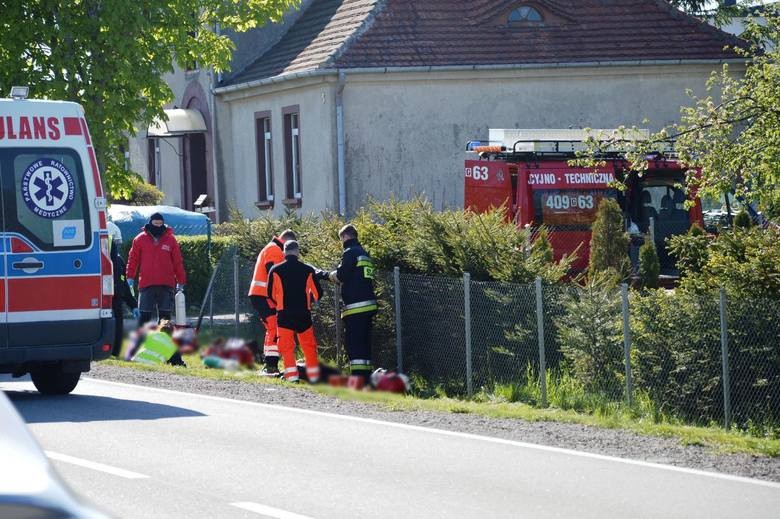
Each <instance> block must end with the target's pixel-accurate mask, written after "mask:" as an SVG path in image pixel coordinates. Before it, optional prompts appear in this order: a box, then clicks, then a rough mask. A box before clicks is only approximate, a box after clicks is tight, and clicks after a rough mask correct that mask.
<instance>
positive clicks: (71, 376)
mask: <svg viewBox="0 0 780 519" xmlns="http://www.w3.org/2000/svg"><path fill="white" fill-rule="evenodd" d="M30 377H31V378H32V381H33V384H35V389H37V390H38V392H39V393H41V394H44V395H67V394H68V393H70V392H71V391H73V390H74V389H75V388H76V384H78V383H79V378H81V373H80V372H78V371H77V372H75V373H71V372H64V371H62V366H61V365H60V364H54V365H49V366H41V367H38V368H35V369H33V370H32V371H30Z"/></svg>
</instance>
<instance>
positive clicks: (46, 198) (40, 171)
mask: <svg viewBox="0 0 780 519" xmlns="http://www.w3.org/2000/svg"><path fill="white" fill-rule="evenodd" d="M75 196H76V187H75V184H74V182H73V175H71V173H70V171H68V168H66V167H65V165H64V164H63V163H61V162H60V161H58V160H55V159H40V160H36V161H35V162H33V163H32V164H30V165H29V166H28V167H27V169H25V171H24V174H23V175H22V198H23V199H24V203H25V204H26V205H27V207H28V208H29V209H30V211H32V212H33V213H35V214H37V215H38V216H41V217H43V218H49V219H54V218H58V217H60V216H62V215H63V214H65V213H67V212H68V210H70V208H71V206H72V205H73V200H74V199H75Z"/></svg>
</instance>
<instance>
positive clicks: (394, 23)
mask: <svg viewBox="0 0 780 519" xmlns="http://www.w3.org/2000/svg"><path fill="white" fill-rule="evenodd" d="M519 5H530V6H533V7H535V8H537V9H538V10H539V11H540V12H541V13H542V15H543V16H544V18H545V21H544V22H543V24H532V23H529V24H526V25H524V26H517V27H508V25H507V22H506V19H507V16H508V14H509V12H511V11H512V10H513V9H514V8H515V7H517V6H519ZM737 42H738V40H737V39H736V38H734V37H732V36H730V35H728V34H726V33H724V32H722V31H719V30H717V29H715V28H714V27H712V26H710V25H708V24H706V23H704V22H702V21H700V20H698V19H696V18H693V17H690V16H686V15H684V14H683V13H681V12H679V11H677V10H676V9H674V8H672V7H671V6H669V4H668V3H666V2H664V1H661V0H574V1H569V2H565V1H560V0H531V1H522V0H521V1H517V0H515V1H507V0H477V1H465V0H425V1H419V0H388V1H387V6H386V7H385V9H384V10H383V11H382V12H381V13H379V14H378V15H377V17H376V20H374V22H373V24H372V26H371V28H370V29H369V30H368V31H367V32H366V33H365V34H363V35H362V36H361V37H359V38H358V39H357V40H356V41H355V42H354V43H352V44H351V45H350V46H349V48H348V49H347V50H346V51H345V52H343V53H342V54H341V56H340V57H339V59H338V60H336V63H335V65H336V66H337V67H345V68H354V67H378V66H379V67H387V66H401V67H403V66H437V65H475V64H476V65H478V64H523V63H528V64H531V63H564V62H593V61H623V60H678V59H686V60H687V59H725V58H733V57H736V55H735V54H734V52H733V51H730V50H729V51H724V50H723V47H724V46H725V45H729V44H730V45H734V44H737Z"/></svg>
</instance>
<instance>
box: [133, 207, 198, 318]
mask: <svg viewBox="0 0 780 519" xmlns="http://www.w3.org/2000/svg"><path fill="white" fill-rule="evenodd" d="M126 273H127V282H128V284H129V285H130V286H131V287H132V286H133V285H134V284H135V279H136V277H138V290H139V296H138V309H139V310H140V317H139V319H138V326H139V327H140V326H143V325H144V324H145V323H147V322H148V321H149V320H150V319H151V318H152V313H153V312H154V310H155V308H156V309H157V313H158V316H159V319H160V320H163V319H168V320H169V319H170V318H171V312H172V310H173V296H174V289H176V290H183V289H184V285H185V284H186V283H187V277H186V274H185V273H184V260H183V259H182V256H181V249H180V248H179V243H178V242H177V241H176V238H175V237H174V236H173V230H172V229H171V228H170V227H168V226H167V225H165V220H164V219H163V216H162V215H161V214H160V213H154V214H153V215H152V216H150V217H149V223H147V224H146V225H144V226H143V228H142V229H141V232H140V233H138V236H136V237H135V238H134V239H133V245H132V246H131V247H130V254H129V256H128V258H127V271H126Z"/></svg>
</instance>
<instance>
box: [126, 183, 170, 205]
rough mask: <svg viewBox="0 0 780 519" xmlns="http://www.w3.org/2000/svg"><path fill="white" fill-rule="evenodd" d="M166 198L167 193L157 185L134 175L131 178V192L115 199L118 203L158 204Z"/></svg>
mask: <svg viewBox="0 0 780 519" xmlns="http://www.w3.org/2000/svg"><path fill="white" fill-rule="evenodd" d="M163 198H165V193H163V192H162V191H160V190H159V189H158V188H157V186H153V185H151V184H147V183H146V182H144V181H143V180H138V179H137V178H136V177H133V178H132V179H131V180H130V189H129V194H128V195H127V196H126V197H123V198H119V199H115V200H114V201H115V202H116V203H118V204H127V205H157V204H160V203H161V202H162V200H163Z"/></svg>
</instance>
